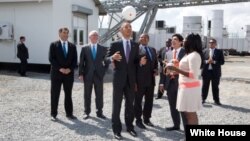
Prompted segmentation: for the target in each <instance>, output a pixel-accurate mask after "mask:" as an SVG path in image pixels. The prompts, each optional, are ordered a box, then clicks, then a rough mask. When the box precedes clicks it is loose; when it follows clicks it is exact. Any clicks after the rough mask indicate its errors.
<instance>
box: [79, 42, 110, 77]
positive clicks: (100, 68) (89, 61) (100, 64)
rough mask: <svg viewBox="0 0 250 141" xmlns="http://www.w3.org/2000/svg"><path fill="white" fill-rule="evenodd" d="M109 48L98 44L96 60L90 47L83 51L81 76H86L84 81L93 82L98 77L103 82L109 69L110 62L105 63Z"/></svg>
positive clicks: (80, 65) (85, 47)
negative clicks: (95, 76)
mask: <svg viewBox="0 0 250 141" xmlns="http://www.w3.org/2000/svg"><path fill="white" fill-rule="evenodd" d="M106 54H107V48H106V47H104V46H101V45H99V44H97V52H96V58H95V59H94V58H93V55H92V50H91V46H90V45H86V46H84V47H83V48H82V50H81V55H80V63H79V75H83V76H84V81H92V80H93V76H94V74H95V72H96V75H97V76H98V78H99V79H100V80H103V77H104V74H105V72H106V70H107V69H108V65H109V62H108V61H105V56H106Z"/></svg>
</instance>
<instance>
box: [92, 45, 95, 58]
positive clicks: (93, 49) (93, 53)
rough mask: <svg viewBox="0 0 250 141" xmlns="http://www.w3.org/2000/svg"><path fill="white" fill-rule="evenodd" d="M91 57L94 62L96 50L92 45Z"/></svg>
mask: <svg viewBox="0 0 250 141" xmlns="http://www.w3.org/2000/svg"><path fill="white" fill-rule="evenodd" d="M92 55H93V58H94V60H95V57H96V48H95V46H94V45H93V46H92Z"/></svg>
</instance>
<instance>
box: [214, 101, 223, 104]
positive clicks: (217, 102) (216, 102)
mask: <svg viewBox="0 0 250 141" xmlns="http://www.w3.org/2000/svg"><path fill="white" fill-rule="evenodd" d="M214 103H215V104H216V105H222V104H221V103H220V101H215V102H214Z"/></svg>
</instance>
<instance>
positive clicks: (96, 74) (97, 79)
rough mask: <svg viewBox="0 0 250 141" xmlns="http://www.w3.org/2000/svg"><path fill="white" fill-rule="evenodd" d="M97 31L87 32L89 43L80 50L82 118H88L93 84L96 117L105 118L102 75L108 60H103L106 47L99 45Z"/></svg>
mask: <svg viewBox="0 0 250 141" xmlns="http://www.w3.org/2000/svg"><path fill="white" fill-rule="evenodd" d="M98 36H99V35H98V32H97V31H91V32H90V33H89V40H90V43H89V44H88V45H85V46H84V47H83V48H82V50H81V55H80V64H79V79H80V80H82V81H83V82H84V108H85V110H84V112H85V115H84V119H88V118H89V114H90V112H91V108H90V107H91V93H92V88H93V86H94V90H95V95H96V99H95V103H96V109H97V112H96V114H97V117H99V118H102V119H105V118H106V117H105V116H104V115H103V111H102V108H103V77H104V75H105V71H106V69H107V68H108V65H109V64H108V61H105V60H104V59H105V56H106V53H107V48H106V47H103V46H101V45H99V44H98V43H97V42H98Z"/></svg>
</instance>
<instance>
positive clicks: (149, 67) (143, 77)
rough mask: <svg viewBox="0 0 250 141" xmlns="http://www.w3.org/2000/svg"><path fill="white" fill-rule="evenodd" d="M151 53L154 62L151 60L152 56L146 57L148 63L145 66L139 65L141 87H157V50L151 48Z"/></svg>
mask: <svg viewBox="0 0 250 141" xmlns="http://www.w3.org/2000/svg"><path fill="white" fill-rule="evenodd" d="M142 49H144V48H142ZM140 50H141V49H140ZM149 51H150V53H151V56H152V60H151V59H150V56H148V55H146V57H147V63H146V64H145V65H143V66H141V65H139V64H138V65H137V75H136V76H137V85H138V86H140V87H143V86H145V87H146V86H155V76H154V74H155V73H156V72H157V71H158V62H157V54H156V50H155V48H152V47H149Z"/></svg>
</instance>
